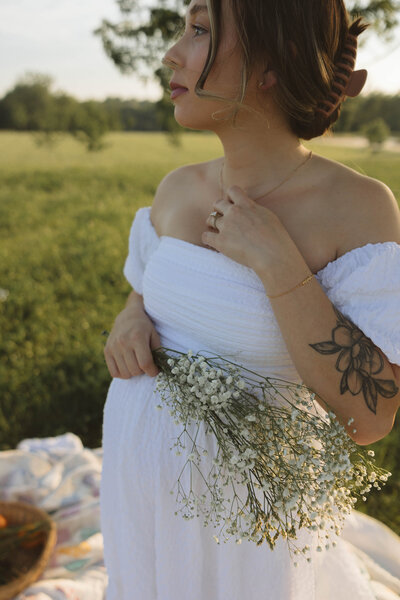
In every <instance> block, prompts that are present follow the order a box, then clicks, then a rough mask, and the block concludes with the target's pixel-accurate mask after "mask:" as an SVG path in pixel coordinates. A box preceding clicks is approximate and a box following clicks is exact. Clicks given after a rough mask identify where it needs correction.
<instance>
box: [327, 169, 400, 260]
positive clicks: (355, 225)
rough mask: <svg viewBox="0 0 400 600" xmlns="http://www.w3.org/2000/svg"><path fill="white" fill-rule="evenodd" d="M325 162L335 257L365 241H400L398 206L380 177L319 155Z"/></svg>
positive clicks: (363, 243) (399, 209)
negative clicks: (335, 245)
mask: <svg viewBox="0 0 400 600" xmlns="http://www.w3.org/2000/svg"><path fill="white" fill-rule="evenodd" d="M322 160H323V161H324V162H325V164H326V189H327V195H326V200H327V204H326V206H327V207H328V210H329V211H330V212H331V214H332V223H333V227H334V235H335V237H336V240H337V257H339V256H341V255H342V254H345V253H346V252H348V251H349V250H353V249H354V248H358V247H361V246H364V245H366V244H368V243H372V244H375V243H379V242H389V241H393V242H396V243H398V244H400V208H399V205H398V203H397V200H396V198H395V196H394V194H393V192H392V190H391V189H390V188H389V187H388V186H387V185H386V184H385V183H383V182H382V181H379V180H378V179H374V178H373V177H368V176H366V175H363V174H361V173H358V172H357V171H354V170H353V169H351V168H349V167H347V166H345V165H342V164H340V163H337V162H335V161H328V160H326V159H322Z"/></svg>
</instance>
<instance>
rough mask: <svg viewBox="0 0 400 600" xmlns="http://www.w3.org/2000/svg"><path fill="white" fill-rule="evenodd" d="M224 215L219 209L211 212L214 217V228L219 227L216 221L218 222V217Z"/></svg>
mask: <svg viewBox="0 0 400 600" xmlns="http://www.w3.org/2000/svg"><path fill="white" fill-rule="evenodd" d="M222 216H223V215H222V214H221V213H219V212H218V211H217V210H214V211H213V212H212V213H211V214H210V217H214V225H213V227H214V229H217V227H216V223H217V219H218V218H220V217H222Z"/></svg>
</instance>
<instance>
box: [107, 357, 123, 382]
mask: <svg viewBox="0 0 400 600" xmlns="http://www.w3.org/2000/svg"><path fill="white" fill-rule="evenodd" d="M105 359H106V364H107V368H108V371H109V373H110V375H111V377H118V378H121V373H120V372H119V370H118V367H117V363H116V362H115V360H114V359H113V357H112V356H105Z"/></svg>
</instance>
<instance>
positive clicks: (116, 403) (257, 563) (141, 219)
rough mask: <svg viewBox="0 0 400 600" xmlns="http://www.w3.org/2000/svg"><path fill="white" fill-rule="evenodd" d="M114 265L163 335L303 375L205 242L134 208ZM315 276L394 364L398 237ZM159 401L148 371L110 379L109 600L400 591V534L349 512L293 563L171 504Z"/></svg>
mask: <svg viewBox="0 0 400 600" xmlns="http://www.w3.org/2000/svg"><path fill="white" fill-rule="evenodd" d="M124 275H125V276H126V278H127V280H128V281H129V282H130V284H131V285H132V287H133V288H134V289H135V290H136V291H137V292H138V293H140V294H142V295H143V299H144V306H145V309H146V312H147V314H148V315H149V317H150V318H151V319H152V321H153V323H154V325H155V327H156V329H157V331H158V333H159V335H160V338H161V344H162V345H163V346H166V347H168V348H174V349H178V350H181V351H188V350H189V349H192V350H193V351H194V352H197V351H199V350H206V351H210V352H213V353H217V354H219V355H222V356H225V357H227V356H229V357H230V358H231V360H233V361H234V362H237V363H240V364H242V365H244V366H245V367H247V368H249V369H252V370H253V371H256V372H258V373H260V374H263V375H269V376H271V377H280V378H282V379H286V380H289V381H293V382H301V379H300V377H299V374H298V373H297V371H296V368H295V366H294V364H293V362H292V360H291V357H290V356H289V353H288V351H287V348H286V345H285V342H284V339H283V338H282V335H281V333H280V329H279V326H278V323H277V321H276V319H275V317H274V313H273V310H272V307H271V305H270V303H269V300H268V298H267V296H266V293H265V289H264V287H263V285H262V282H261V280H260V279H259V277H258V276H257V275H256V274H255V272H254V271H253V270H252V269H250V268H248V267H246V266H244V265H241V264H239V263H237V262H236V261H234V260H232V259H230V258H229V257H227V256H225V255H223V254H222V253H218V252H216V251H214V250H211V249H208V248H204V247H201V246H197V245H194V244H191V243H189V242H185V241H183V240H180V239H177V238H173V237H170V236H161V237H158V235H157V233H156V231H155V229H154V227H153V225H152V222H151V220H150V207H144V208H141V209H139V210H138V211H137V213H136V215H135V218H134V221H133V224H132V228H131V233H130V238H129V254H128V257H127V259H126V263H125V266H124ZM316 278H317V280H318V282H319V283H320V285H321V286H322V288H323V290H324V291H325V293H326V294H327V295H328V297H329V298H330V300H331V301H332V302H333V303H334V304H335V305H336V306H337V308H338V309H339V310H340V311H342V312H343V314H345V315H346V316H347V317H349V318H350V319H351V320H352V321H353V322H354V323H355V324H356V325H357V326H358V327H360V329H361V330H362V331H363V332H364V333H365V335H367V336H368V337H370V338H371V339H372V341H373V342H374V343H375V344H376V345H377V346H379V347H380V348H381V349H382V350H383V352H384V353H385V354H386V355H387V357H388V359H389V360H390V361H391V362H392V363H395V364H397V365H400V245H398V244H396V243H395V242H384V243H375V244H367V245H365V246H362V247H361V248H356V249H354V250H351V251H350V252H347V253H346V254H345V255H344V256H341V257H339V258H338V259H336V260H335V261H332V262H330V263H328V264H327V265H326V267H325V268H323V269H321V270H320V271H319V272H318V273H317V275H316ZM159 402H160V398H159V395H158V392H157V391H155V378H153V377H150V376H148V375H146V374H143V375H139V376H136V377H132V378H130V379H119V378H114V379H113V380H112V382H111V385H110V388H109V391H108V395H107V400H106V404H105V408H104V423H103V451H104V456H103V473H102V481H101V493H100V499H101V523H102V531H103V536H104V551H105V564H106V567H107V570H108V575H109V585H108V590H107V596H106V598H107V600H256V599H257V600H373V599H377V598H379V599H382V600H383V599H385V600H393V599H395V598H397V599H398V598H400V539H399V538H398V537H397V536H396V535H395V534H394V533H393V532H392V531H391V530H390V529H389V528H386V527H385V526H384V525H383V524H381V523H379V522H378V521H376V520H374V519H371V518H369V517H367V516H364V515H361V514H360V513H358V512H356V511H353V513H354V514H352V515H351V516H350V517H349V518H348V519H349V525H348V526H347V525H346V527H347V529H345V531H344V534H345V533H346V531H347V533H346V536H347V540H346V539H345V538H346V536H345V535H344V534H343V539H342V537H340V538H339V540H338V545H337V547H336V548H334V549H330V550H328V551H326V552H323V553H315V556H313V560H312V561H311V563H307V562H306V561H305V560H304V563H303V562H302V563H301V564H300V566H299V567H297V568H296V567H294V566H293V563H292V561H291V559H290V556H289V553H288V551H287V546H286V543H285V542H284V541H281V542H279V541H278V543H277V545H276V547H275V549H274V550H273V551H271V550H270V549H269V547H268V546H267V544H262V545H261V546H257V545H256V544H255V543H254V542H249V541H247V540H244V541H243V543H241V544H240V545H239V544H237V543H236V542H235V539H234V538H231V539H230V540H229V541H228V542H226V543H223V542H221V544H219V545H218V544H217V543H216V542H215V540H214V538H213V534H215V533H216V531H215V529H213V527H212V526H211V525H208V526H207V527H204V525H203V523H202V519H201V518H194V519H192V520H184V519H183V518H182V516H181V515H180V514H179V512H178V515H175V514H174V513H175V511H176V510H177V504H176V500H175V493H174V494H173V495H171V494H170V490H172V488H173V486H174V484H175V483H176V481H177V478H178V475H179V473H180V470H181V468H182V466H183V464H184V462H186V458H185V455H184V454H182V456H177V455H176V454H175V449H173V450H170V448H171V447H172V446H173V443H174V441H175V439H176V437H177V436H178V435H179V433H180V432H181V430H182V426H178V425H176V424H174V421H173V418H172V417H171V416H170V414H169V412H168V409H166V408H164V409H163V410H157V409H156V405H157V404H159ZM207 437H208V438H210V436H207ZM203 443H204V444H208V445H210V442H209V441H208V442H207V441H204V439H203ZM212 449H213V448H211V450H212ZM214 449H215V446H214ZM183 459H185V460H184V461H183V462H182V460H183ZM210 460H211V457H210ZM204 472H208V471H205V470H204ZM372 539H374V540H376V543H375V541H373V542H372V543H371V540H372ZM354 540H356V543H355V545H353V544H352V543H351V542H354ZM376 544H378V547H377V546H376ZM360 557H361V558H360ZM363 559H364V560H363ZM368 560H370V562H369V563H368ZM371 560H372V562H371ZM373 561H377V562H378V563H379V566H378V565H375V563H374V562H373ZM371 565H372V566H371ZM375 567H376V568H375ZM382 567H383V568H382ZM374 569H375V571H374ZM379 569H381V570H379ZM384 569H385V570H384ZM371 573H372V574H373V577H372V578H371ZM373 579H375V580H377V581H373Z"/></svg>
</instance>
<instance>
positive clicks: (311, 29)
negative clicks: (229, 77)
mask: <svg viewBox="0 0 400 600" xmlns="http://www.w3.org/2000/svg"><path fill="white" fill-rule="evenodd" d="M228 1H229V2H230V4H231V8H232V12H233V16H234V20H235V24H236V30H237V34H238V39H239V43H240V45H241V49H242V55H243V66H242V73H241V90H240V94H239V98H237V99H229V98H222V97H221V96H217V95H214V94H210V93H209V92H206V91H205V90H204V89H203V86H204V82H205V81H206V79H207V77H208V75H209V73H210V71H211V68H212V66H213V64H214V61H215V57H216V54H217V51H218V46H219V42H220V35H221V3H222V0H207V6H208V12H209V18H210V25H211V41H210V48H209V53H208V57H207V61H206V64H205V66H204V69H203V72H202V74H201V76H200V78H199V80H198V82H197V84H196V87H195V92H196V93H197V95H198V96H200V97H208V98H213V99H216V100H223V101H225V102H228V103H232V104H233V105H234V106H235V117H236V115H237V112H238V110H239V108H240V107H242V108H247V107H246V106H245V105H244V104H243V99H244V96H245V93H246V88H247V84H248V81H249V78H250V76H251V74H252V71H253V69H254V67H255V66H256V65H260V64H266V63H268V68H270V69H273V70H274V71H275V72H276V74H277V78H278V81H277V84H276V85H275V86H274V87H273V88H271V91H272V93H273V97H274V100H275V101H276V102H277V104H278V105H279V106H280V107H281V109H282V110H283V111H284V113H286V114H287V116H288V120H289V125H290V127H291V129H292V131H293V133H294V134H295V135H297V136H298V137H299V138H301V139H305V140H309V139H311V138H313V137H317V136H320V135H322V134H323V133H324V132H325V131H327V130H328V129H329V128H330V127H331V126H332V125H333V123H335V121H336V120H337V119H338V117H339V114H340V109H341V104H339V106H338V107H337V108H336V110H334V111H333V113H332V115H330V116H329V117H328V118H327V117H325V116H324V115H323V114H322V113H321V112H318V111H317V109H318V107H320V106H323V105H324V102H325V101H326V99H327V98H328V97H329V95H330V93H331V92H332V89H334V87H335V82H336V81H337V77H338V76H339V75H340V72H341V68H340V67H339V68H337V64H338V63H340V62H342V63H343V52H344V51H345V44H346V40H347V36H348V34H351V35H353V36H358V35H359V34H360V33H362V32H363V31H364V30H365V29H366V28H367V27H368V24H366V23H362V22H361V19H360V18H359V19H357V20H356V21H354V22H353V23H352V24H350V21H349V15H348V13H347V10H346V8H345V5H344V2H343V0H228ZM342 72H344V73H345V71H342Z"/></svg>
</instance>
